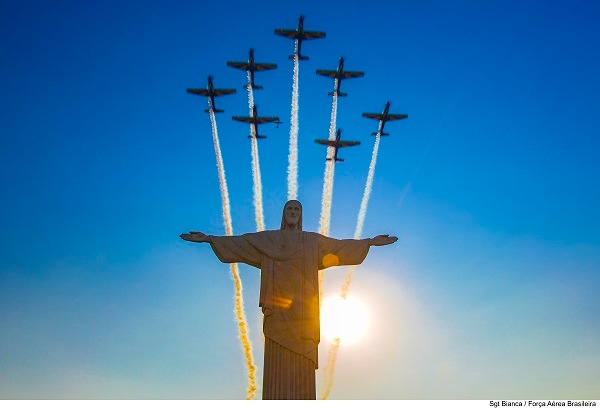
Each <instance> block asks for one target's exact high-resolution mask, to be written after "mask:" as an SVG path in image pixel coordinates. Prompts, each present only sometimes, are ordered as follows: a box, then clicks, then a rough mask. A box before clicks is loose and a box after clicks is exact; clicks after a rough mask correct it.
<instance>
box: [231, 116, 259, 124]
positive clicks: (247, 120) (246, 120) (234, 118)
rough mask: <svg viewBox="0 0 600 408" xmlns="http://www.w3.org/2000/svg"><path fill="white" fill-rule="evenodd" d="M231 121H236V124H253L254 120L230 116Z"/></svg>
mask: <svg viewBox="0 0 600 408" xmlns="http://www.w3.org/2000/svg"><path fill="white" fill-rule="evenodd" d="M231 119H233V120H237V121H238V122H246V123H254V118H252V117H247V116H232V117H231Z"/></svg>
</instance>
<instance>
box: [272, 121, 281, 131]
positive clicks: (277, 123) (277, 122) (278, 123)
mask: <svg viewBox="0 0 600 408" xmlns="http://www.w3.org/2000/svg"><path fill="white" fill-rule="evenodd" d="M273 123H275V124H276V125H277V127H276V128H275V129H279V125H281V124H282V123H283V122H282V121H280V120H276V121H275V122H273Z"/></svg>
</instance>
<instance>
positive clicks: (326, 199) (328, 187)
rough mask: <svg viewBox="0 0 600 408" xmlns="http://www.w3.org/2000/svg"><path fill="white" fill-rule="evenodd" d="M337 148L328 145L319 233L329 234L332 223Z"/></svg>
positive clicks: (332, 130)
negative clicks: (334, 157) (334, 158)
mask: <svg viewBox="0 0 600 408" xmlns="http://www.w3.org/2000/svg"><path fill="white" fill-rule="evenodd" d="M337 83H338V80H337V78H336V79H335V80H334V88H333V90H334V92H333V101H332V103H331V120H330V122H329V140H330V141H333V140H335V129H336V127H337V105H338V96H337V92H335V90H336V89H337ZM334 153H335V148H333V147H332V146H328V147H327V157H328V158H332V160H326V161H325V174H324V175H323V197H322V200H321V219H320V221H319V234H322V235H326V236H329V226H330V223H331V203H332V197H333V177H334V173H335V160H333V156H334Z"/></svg>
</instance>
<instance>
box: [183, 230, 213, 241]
mask: <svg viewBox="0 0 600 408" xmlns="http://www.w3.org/2000/svg"><path fill="white" fill-rule="evenodd" d="M180 237H181V239H185V240H186V241H190V242H210V238H209V236H208V235H206V234H204V233H202V232H197V231H190V233H189V234H181V235H180Z"/></svg>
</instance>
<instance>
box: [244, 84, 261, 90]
mask: <svg viewBox="0 0 600 408" xmlns="http://www.w3.org/2000/svg"><path fill="white" fill-rule="evenodd" d="M248 86H249V85H248V84H246V85H244V88H246V89H248ZM252 89H263V87H262V86H261V85H256V84H254V86H253V87H252Z"/></svg>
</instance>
